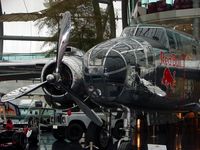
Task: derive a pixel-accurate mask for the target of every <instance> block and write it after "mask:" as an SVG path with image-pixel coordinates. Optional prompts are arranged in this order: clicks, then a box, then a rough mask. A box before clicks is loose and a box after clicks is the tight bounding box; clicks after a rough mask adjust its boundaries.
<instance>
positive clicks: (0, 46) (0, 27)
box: [0, 1, 3, 60]
mask: <svg viewBox="0 0 200 150" xmlns="http://www.w3.org/2000/svg"><path fill="white" fill-rule="evenodd" d="M1 15H2V6H1V1H0V16H1ZM0 36H3V22H0ZM2 55H3V39H0V60H2Z"/></svg>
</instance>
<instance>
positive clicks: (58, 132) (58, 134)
mask: <svg viewBox="0 0 200 150" xmlns="http://www.w3.org/2000/svg"><path fill="white" fill-rule="evenodd" d="M52 134H53V137H54V138H55V139H57V140H64V139H65V138H66V127H64V126H59V127H58V129H53V130H52Z"/></svg>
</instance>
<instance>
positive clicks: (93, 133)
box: [85, 122, 101, 147]
mask: <svg viewBox="0 0 200 150" xmlns="http://www.w3.org/2000/svg"><path fill="white" fill-rule="evenodd" d="M100 131H101V127H99V126H97V125H96V124H95V123H93V122H91V123H90V124H89V126H88V128H87V132H86V135H85V136H86V137H85V138H86V145H89V143H90V142H93V144H94V145H95V146H97V147H99V145H100V143H99V133H100Z"/></svg>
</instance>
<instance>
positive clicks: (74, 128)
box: [67, 122, 84, 142]
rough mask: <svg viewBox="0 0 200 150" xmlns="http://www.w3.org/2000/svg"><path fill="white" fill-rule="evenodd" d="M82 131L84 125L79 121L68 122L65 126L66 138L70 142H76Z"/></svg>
mask: <svg viewBox="0 0 200 150" xmlns="http://www.w3.org/2000/svg"><path fill="white" fill-rule="evenodd" d="M83 132H84V127H83V126H82V125H81V124H80V123H78V122H73V123H70V124H69V126H68V127H67V139H68V140H70V141H72V142H78V141H79V140H80V139H81V138H82V135H83Z"/></svg>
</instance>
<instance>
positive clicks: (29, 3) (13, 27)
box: [1, 0, 122, 53]
mask: <svg viewBox="0 0 200 150" xmlns="http://www.w3.org/2000/svg"><path fill="white" fill-rule="evenodd" d="M43 2H44V0H1V3H2V11H3V13H6V14H9V13H27V12H35V11H40V10H43V9H44V6H43ZM114 3H115V4H114V5H115V8H116V10H117V11H120V10H121V9H120V6H121V5H120V2H114ZM118 14H119V15H118V17H121V13H118ZM117 28H118V29H117V31H118V32H117V36H119V35H120V33H121V28H122V25H121V20H120V21H118V23H117ZM4 35H18V36H49V34H48V29H47V28H44V29H42V30H41V31H40V32H39V31H38V28H37V27H36V26H35V22H33V21H29V22H9V23H4ZM42 45H43V42H34V41H4V53H33V52H42V51H46V50H48V49H49V47H47V46H46V47H42Z"/></svg>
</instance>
